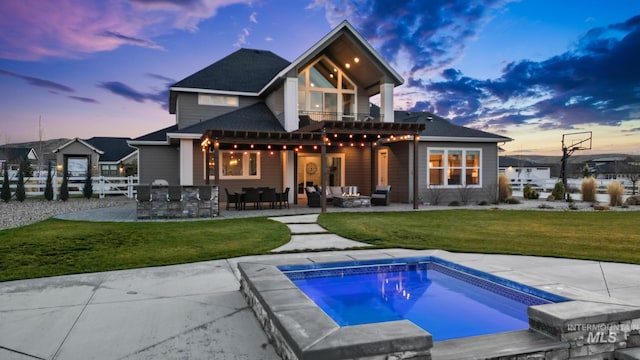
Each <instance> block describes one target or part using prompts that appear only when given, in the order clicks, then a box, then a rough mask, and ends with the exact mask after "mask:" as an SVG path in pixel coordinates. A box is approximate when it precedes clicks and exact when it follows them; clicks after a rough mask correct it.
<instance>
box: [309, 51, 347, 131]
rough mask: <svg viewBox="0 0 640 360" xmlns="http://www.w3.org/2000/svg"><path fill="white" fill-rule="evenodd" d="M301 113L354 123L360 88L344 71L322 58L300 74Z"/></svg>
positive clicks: (317, 118) (318, 118)
mask: <svg viewBox="0 0 640 360" xmlns="http://www.w3.org/2000/svg"><path fill="white" fill-rule="evenodd" d="M298 110H299V111H303V112H309V115H310V116H311V117H312V118H313V119H314V120H340V119H342V120H353V119H354V118H355V113H356V87H355V85H354V83H353V82H352V81H351V80H350V79H349V78H348V77H347V75H346V74H344V73H343V72H342V70H341V69H340V68H339V67H337V66H336V65H334V64H333V63H332V62H331V61H329V60H328V59H327V58H325V57H322V58H320V59H319V60H318V61H316V62H315V63H313V64H311V65H310V66H309V67H308V68H306V69H305V70H303V71H302V72H300V74H299V75H298Z"/></svg>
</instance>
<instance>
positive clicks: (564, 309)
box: [529, 301, 640, 360]
mask: <svg viewBox="0 0 640 360" xmlns="http://www.w3.org/2000/svg"><path fill="white" fill-rule="evenodd" d="M529 325H530V327H531V328H532V329H534V330H536V331H539V332H541V333H543V334H546V335H549V336H551V337H553V338H554V339H557V340H560V341H562V342H566V343H567V344H568V345H569V347H568V353H567V354H566V357H565V356H562V357H557V358H556V359H585V360H586V359H589V360H598V359H599V360H605V359H607V360H613V359H614V358H615V357H614V356H615V355H614V353H615V351H616V350H620V349H626V348H634V347H640V308H639V307H634V306H627V305H618V304H605V303H595V302H588V301H568V302H565V303H558V304H551V305H542V306H536V307H532V308H530V309H529ZM540 359H547V358H546V357H545V358H540Z"/></svg>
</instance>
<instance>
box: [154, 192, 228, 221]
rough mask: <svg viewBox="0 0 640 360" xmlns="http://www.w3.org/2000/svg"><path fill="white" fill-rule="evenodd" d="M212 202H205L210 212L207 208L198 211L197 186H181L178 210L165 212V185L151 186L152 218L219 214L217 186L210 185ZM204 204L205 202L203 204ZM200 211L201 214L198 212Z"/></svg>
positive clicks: (195, 216)
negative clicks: (180, 199) (179, 207)
mask: <svg viewBox="0 0 640 360" xmlns="http://www.w3.org/2000/svg"><path fill="white" fill-rule="evenodd" d="M211 191H212V192H213V200H211V201H213V203H212V204H206V205H207V206H210V208H211V212H210V211H208V210H201V211H198V210H199V209H198V208H199V206H200V201H198V186H182V202H181V204H180V205H181V210H180V211H172V212H170V214H169V213H168V212H167V193H168V187H166V186H153V187H152V188H151V199H152V201H151V209H152V210H151V211H152V217H153V218H167V217H169V216H167V215H171V216H170V217H172V218H197V217H214V216H218V215H219V213H220V212H219V207H218V194H219V193H218V188H217V187H216V186H212V190H211ZM203 205H205V204H203ZM199 212H201V213H202V214H199Z"/></svg>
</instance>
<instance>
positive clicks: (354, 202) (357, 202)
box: [333, 195, 371, 208]
mask: <svg viewBox="0 0 640 360" xmlns="http://www.w3.org/2000/svg"><path fill="white" fill-rule="evenodd" d="M333 205H334V206H338V207H343V208H354V207H362V206H371V197H370V196H353V195H352V196H334V197H333Z"/></svg>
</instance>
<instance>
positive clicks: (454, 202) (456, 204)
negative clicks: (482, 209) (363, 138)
mask: <svg viewBox="0 0 640 360" xmlns="http://www.w3.org/2000/svg"><path fill="white" fill-rule="evenodd" d="M461 205H462V204H461V203H460V201H458V200H453V201H451V202H450V203H449V206H461Z"/></svg>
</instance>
